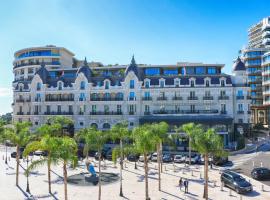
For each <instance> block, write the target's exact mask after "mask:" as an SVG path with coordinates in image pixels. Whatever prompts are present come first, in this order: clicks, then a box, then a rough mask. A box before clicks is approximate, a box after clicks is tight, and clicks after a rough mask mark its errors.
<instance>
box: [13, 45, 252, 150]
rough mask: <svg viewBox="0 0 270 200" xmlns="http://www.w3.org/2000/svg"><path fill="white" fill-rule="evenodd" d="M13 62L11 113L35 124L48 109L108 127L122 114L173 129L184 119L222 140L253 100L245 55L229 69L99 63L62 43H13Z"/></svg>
mask: <svg viewBox="0 0 270 200" xmlns="http://www.w3.org/2000/svg"><path fill="white" fill-rule="evenodd" d="M14 56H15V60H14V62H13V66H14V67H13V72H14V76H15V77H14V81H13V91H14V103H13V120H14V121H31V122H32V123H33V127H34V128H35V127H37V126H40V125H41V124H44V123H46V121H47V119H48V117H51V116H53V115H63V116H67V117H70V118H72V119H73V120H74V122H75V124H74V128H75V130H79V129H81V128H85V127H88V126H90V125H91V126H96V127H97V128H98V129H102V130H106V129H109V128H110V127H111V126H113V125H114V124H116V123H118V122H120V121H125V120H127V121H128V123H129V127H130V128H133V127H135V126H137V125H139V124H143V123H152V122H160V121H165V122H167V123H168V124H169V125H170V131H172V132H173V131H174V127H175V126H180V125H182V124H184V123H187V122H195V123H201V124H203V125H205V126H207V127H213V128H215V129H216V130H217V131H218V133H219V134H221V135H222V136H223V138H224V142H225V145H227V146H231V145H232V144H234V141H235V140H236V137H237V134H238V133H241V134H242V133H243V132H246V131H248V124H249V121H250V110H249V105H250V103H251V99H250V95H249V87H248V85H247V75H246V68H245V65H244V63H243V62H242V61H241V59H240V58H238V59H237V60H236V61H235V63H234V66H233V70H232V75H228V74H225V73H223V72H222V68H223V67H224V65H223V64H203V63H189V62H179V63H176V64H169V65H145V64H136V62H135V59H134V57H132V59H131V63H130V64H129V65H107V66H105V65H103V64H101V63H97V62H90V63H88V62H87V61H86V59H85V60H84V61H80V60H77V59H76V58H75V57H74V54H73V53H72V52H71V51H69V50H67V49H65V48H62V47H55V46H45V47H34V48H26V49H22V50H19V51H17V52H16V53H15V54H14Z"/></svg>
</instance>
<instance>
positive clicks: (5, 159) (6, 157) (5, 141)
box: [5, 140, 8, 164]
mask: <svg viewBox="0 0 270 200" xmlns="http://www.w3.org/2000/svg"><path fill="white" fill-rule="evenodd" d="M5 145H6V158H5V163H6V164H8V162H7V140H6V141H5Z"/></svg>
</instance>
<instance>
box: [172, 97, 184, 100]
mask: <svg viewBox="0 0 270 200" xmlns="http://www.w3.org/2000/svg"><path fill="white" fill-rule="evenodd" d="M172 100H173V101H179V100H183V98H182V97H178V96H174V97H173V98H172Z"/></svg>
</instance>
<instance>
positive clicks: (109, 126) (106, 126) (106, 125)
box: [102, 123, 111, 129]
mask: <svg viewBox="0 0 270 200" xmlns="http://www.w3.org/2000/svg"><path fill="white" fill-rule="evenodd" d="M102 128H103V129H110V128H111V125H110V124H109V123H104V124H103V126H102Z"/></svg>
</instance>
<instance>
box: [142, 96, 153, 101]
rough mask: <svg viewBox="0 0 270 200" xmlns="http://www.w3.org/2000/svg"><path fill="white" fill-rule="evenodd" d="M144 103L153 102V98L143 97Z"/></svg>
mask: <svg viewBox="0 0 270 200" xmlns="http://www.w3.org/2000/svg"><path fill="white" fill-rule="evenodd" d="M142 100H143V101H152V97H142Z"/></svg>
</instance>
